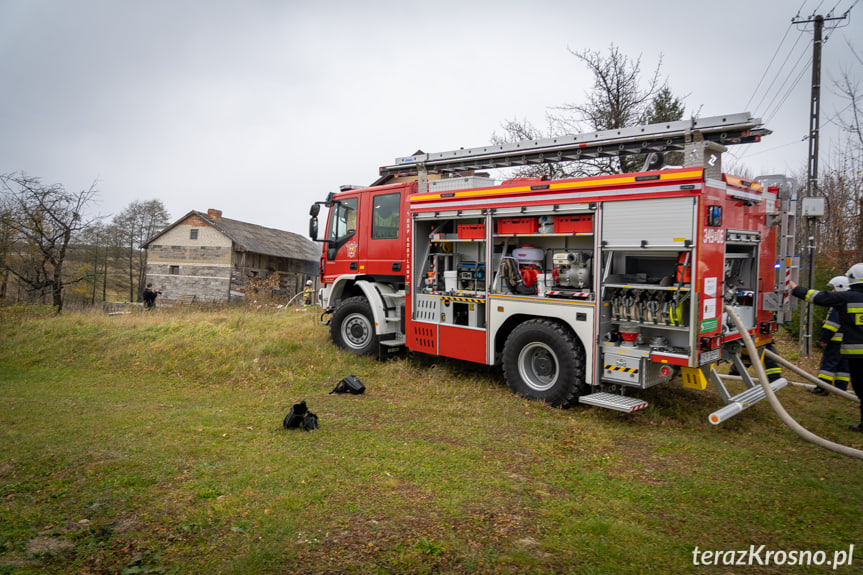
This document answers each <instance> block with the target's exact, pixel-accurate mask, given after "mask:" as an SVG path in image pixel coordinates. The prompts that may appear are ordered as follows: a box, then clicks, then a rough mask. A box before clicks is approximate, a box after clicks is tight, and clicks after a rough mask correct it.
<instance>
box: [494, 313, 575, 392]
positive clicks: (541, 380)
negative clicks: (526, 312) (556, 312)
mask: <svg viewBox="0 0 863 575" xmlns="http://www.w3.org/2000/svg"><path fill="white" fill-rule="evenodd" d="M503 374H504V377H505V378H506V382H507V384H509V387H510V389H512V391H513V392H515V393H517V394H518V395H521V396H523V397H528V398H530V399H538V400H541V401H545V402H547V403H549V404H551V405H553V406H555V407H569V406H570V405H573V404H574V403H577V402H578V396H579V393H580V391H581V389H582V386H583V385H584V349H583V348H582V347H581V344H580V343H579V341H578V339H577V338H576V337H575V335H574V334H572V333H571V332H570V331H569V330H567V329H565V328H564V327H563V326H561V325H560V324H558V323H555V322H553V321H549V320H544V319H532V320H529V321H526V322H524V323H523V324H521V325H519V326H518V327H516V328H515V329H514V330H512V333H511V334H509V337H508V338H507V340H506V344H504V348H503Z"/></svg>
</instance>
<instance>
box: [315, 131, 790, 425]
mask: <svg viewBox="0 0 863 575" xmlns="http://www.w3.org/2000/svg"><path fill="white" fill-rule="evenodd" d="M766 133H769V132H768V131H766V130H764V129H762V128H760V122H759V121H758V120H756V119H752V118H751V117H750V116H749V115H748V114H737V115H732V116H725V117H716V118H707V119H704V120H698V121H696V120H692V121H683V122H672V123H667V124H664V125H661V126H643V127H638V128H630V129H627V130H615V131H613V132H598V133H594V134H584V135H578V136H572V137H570V138H569V140H570V141H563V140H566V139H564V138H561V139H554V140H541V141H534V142H527V143H519V144H516V145H512V146H511V147H507V146H500V147H486V148H473V149H469V150H458V151H455V152H445V153H442V154H417V155H415V156H410V157H405V158H397V159H396V163H395V164H394V165H391V166H385V167H383V168H381V178H380V180H379V181H378V182H376V184H375V185H372V186H370V187H366V188H357V187H354V186H344V187H343V188H342V189H341V190H340V191H339V192H337V193H334V194H331V195H330V196H329V197H328V198H327V200H326V201H325V202H320V203H317V204H315V205H313V206H312V210H311V215H312V222H311V225H310V234H311V235H312V237H313V239H317V227H318V222H317V216H318V214H319V209H320V205H321V204H323V205H325V206H326V207H328V208H329V212H328V217H327V221H326V230H325V232H324V237H323V239H322V240H321V241H323V249H322V257H321V278H322V281H323V284H324V286H325V287H324V288H323V292H322V305H323V306H324V308H325V311H324V313H325V315H329V316H330V317H329V321H328V323H329V326H330V333H331V337H332V340H333V342H334V343H335V344H336V345H338V346H340V347H342V348H344V349H347V350H349V351H351V352H354V353H357V354H378V353H380V352H381V350H394V349H398V348H401V347H407V348H409V349H411V350H414V351H419V352H424V353H428V354H433V355H438V356H444V357H451V358H456V359H461V360H466V361H472V362H477V363H484V364H488V365H500V366H501V367H502V370H503V373H504V376H505V378H506V381H507V383H508V384H509V386H510V388H511V389H512V390H513V391H514V392H515V393H518V394H520V395H523V396H526V397H529V398H532V399H538V400H543V401H546V402H548V403H550V404H552V405H555V406H560V407H567V406H570V405H573V404H576V403H582V404H589V405H596V406H601V407H607V408H612V409H617V410H621V411H635V410H638V409H641V408H643V407H645V406H646V405H647V403H646V402H645V401H643V400H642V399H639V398H638V397H637V395H635V394H637V392H638V390H643V389H646V388H649V387H652V386H654V385H657V384H661V383H666V382H669V381H671V380H672V379H673V378H675V377H676V376H678V375H680V376H682V382H683V385H684V386H687V387H691V388H696V389H704V388H705V387H706V385H707V382H708V381H712V382H713V383H714V385H716V386H717V388H718V389H719V392H720V396H721V397H722V399H723V401H724V402H725V403H726V406H725V407H724V408H722V409H720V410H718V411H717V412H716V413H714V414H712V415H711V418H710V420H711V422H712V423H719V422H721V421H722V420H724V419H726V418H727V417H730V416H731V415H734V414H735V413H737V412H739V411H742V409H744V408H745V407H748V406H749V405H751V404H752V403H754V402H755V401H758V400H759V399H761V397H763V395H761V396H759V391H761V388H760V386H756V385H755V382H753V381H752V380H751V378H749V377H748V374H745V368H744V367H743V364H742V362H741V360H740V357H739V352H740V348H741V345H740V334H739V333H738V332H737V329H736V328H735V326H734V324H733V323H732V322H731V321H729V320H728V318H727V317H726V314H725V313H724V312H725V310H726V309H727V308H729V307H731V308H733V309H734V311H735V313H736V314H737V315H738V316H739V317H740V318H741V319H742V320H743V322H744V325H745V326H746V327H747V330H748V331H749V333H750V334H752V335H753V337H754V338H755V339H756V342H757V344H758V345H760V346H763V345H766V344H768V343H770V341H771V334H772V333H773V332H774V331H775V329H776V327H777V321H778V320H779V319H781V318H779V317H778V316H777V314H780V315H781V314H782V312H783V311H787V306H788V298H787V296H786V293H787V289H786V288H785V286H784V282H781V281H779V280H778V279H777V278H778V277H781V275H782V272H783V271H785V272H787V271H789V270H792V269H793V266H791V265H790V263H788V262H790V260H788V259H787V258H784V257H781V256H783V254H782V253H780V252H778V251H777V245H778V243H777V238H778V237H779V235H778V232H777V228H779V227H781V226H782V225H786V226H787V225H788V222H787V218H783V217H781V216H782V212H781V211H780V206H781V199H782V197H783V194H784V196H788V195H789V189H788V188H789V184H788V182H785V181H779V182H778V183H777V182H776V181H775V180H774V181H771V182H768V183H767V185H764V184H762V183H760V182H758V181H750V180H746V179H743V178H737V177H733V176H730V175H726V174H723V173H722V172H721V153H722V151H724V149H725V146H727V145H731V144H736V143H746V142H751V141H757V140H758V139H760V137H761V135H764V134H766ZM655 151H682V152H683V154H684V165H683V167H678V168H674V169H649V170H647V171H643V172H637V173H623V174H615V175H606V176H598V177H590V178H579V179H567V180H548V179H545V178H512V179H509V180H506V181H503V182H502V183H499V184H498V183H496V182H495V181H494V180H492V179H491V178H489V177H487V176H485V175H484V174H481V173H478V172H477V170H481V169H488V168H498V167H501V166H505V165H512V164H513V163H514V162H515V161H521V162H523V163H532V162H549V161H567V160H581V159H587V158H596V157H604V156H607V155H616V154H624V153H633V154H634V153H646V152H647V153H649V152H655ZM447 176H449V177H447ZM782 233H783V234H784V233H785V232H784V231H783V232H782ZM777 261H780V262H781V264H780V268H781V269H780V275H779V276H777V270H776V264H777ZM720 360H729V361H732V362H734V363H735V365H738V366H739V367H740V368H741V371H742V372H744V375H743V377H744V381H746V385H747V389H746V391H745V392H744V394H747V395H746V396H745V397H741V396H742V395H743V394H738V396H732V395H731V394H730V393H729V392H728V390H727V389H726V388H725V385H724V383H723V382H722V379H721V378H720V377H719V375H718V373H717V372H716V369H715V367H716V364H717V362H719V361H720ZM784 384H785V380H784V379H783V380H779V381H778V382H774V383H773V384H772V386H773V388H774V389H779V388H780V387H782V386H783V385H784ZM761 393H762V394H763V391H762V392H761Z"/></svg>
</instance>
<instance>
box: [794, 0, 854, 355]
mask: <svg viewBox="0 0 863 575" xmlns="http://www.w3.org/2000/svg"><path fill="white" fill-rule="evenodd" d="M849 11H850V9H849V10H848V11H846V12H845V13H844V14H843V15H842V16H832V15H831V14H828V15H827V16H826V17H825V16H822V15H820V14H818V15H816V16H814V17H810V18H809V19H808V20H801V19H800V18H798V17H794V18H792V20H791V22H792V23H793V24H808V23H813V24H814V25H815V30H814V36H813V40H812V95H811V98H810V100H809V157H808V160H807V170H806V198H804V200H803V216H804V217H805V218H806V241H807V251H808V265H809V288H810V289H812V288H814V286H815V228H816V226H815V222H813V221H812V220H813V218H815V217H819V216H823V215H824V210H823V205H822V207H821V209H818V207H817V206H818V200H816V199H815V198H816V197H817V196H818V195H819V194H818V136H819V132H820V125H821V124H820V113H821V46H822V44H823V43H824V41H823V39H822V38H823V32H824V23H825V22H836V24H834V25H833V26H831V28H830V29H831V30H832V29H833V28H836V27H838V25H839V22H841V21H843V20H845V19H847V18H848V12H849ZM810 198H811V199H810ZM807 204H808V205H807ZM813 311H814V308H813V307H812V304H811V303H809V302H807V303H806V326H805V329H801V330H800V352H801V353H802V354H803V355H805V356H809V355H811V354H812V318H813ZM800 323H801V326H802V325H803V318H802V316H801V318H800Z"/></svg>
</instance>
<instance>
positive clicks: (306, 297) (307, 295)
mask: <svg viewBox="0 0 863 575" xmlns="http://www.w3.org/2000/svg"><path fill="white" fill-rule="evenodd" d="M314 293H315V290H314V288H313V287H312V280H308V281H306V289H305V290H303V305H312V297H313V296H314Z"/></svg>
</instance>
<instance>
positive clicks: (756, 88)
mask: <svg viewBox="0 0 863 575" xmlns="http://www.w3.org/2000/svg"><path fill="white" fill-rule="evenodd" d="M799 12H800V11H799V10H798V13H799ZM793 25H794V23H793V22H791V23H789V24H788V28H786V29H785V34H784V35H783V36H782V40H780V41H779V45H778V46H776V51H775V52H773V57H772V58H770V62H768V64H767V67H766V68H765V69H764V72H763V73H762V74H761V79H760V80H758V85H757V86H755V90H753V91H752V95H751V96H749V100H748V101H747V102H746V106H744V107H743V109H744V110H748V109H749V104H751V103H752V99H753V98H754V97H755V94H757V93H758V88H760V87H761V84H762V82H764V78H766V77H767V71H768V70H770V66H772V65H773V61H774V60H776V55H777V54H779V50H780V49H781V48H782V44H784V43H785V38H787V37H788V32H790V31H791V26H793ZM799 39H800V38H799V37H798V40H799ZM793 49H794V48H793V47H792V50H793ZM786 59H787V58H786Z"/></svg>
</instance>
